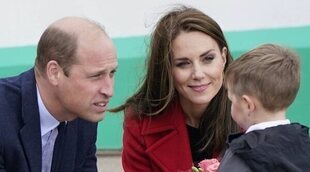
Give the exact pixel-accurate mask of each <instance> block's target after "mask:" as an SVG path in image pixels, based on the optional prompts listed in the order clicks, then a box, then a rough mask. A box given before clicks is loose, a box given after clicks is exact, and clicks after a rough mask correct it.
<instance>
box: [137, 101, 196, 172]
mask: <svg viewBox="0 0 310 172" xmlns="http://www.w3.org/2000/svg"><path fill="white" fill-rule="evenodd" d="M141 134H142V135H144V137H145V142H146V145H147V150H146V152H147V153H148V155H149V157H150V158H151V160H152V161H153V162H155V163H156V164H157V165H158V166H159V167H160V168H161V169H162V170H163V171H171V170H172V171H173V170H175V169H180V171H183V170H188V169H189V168H191V164H192V157H191V152H190V145H189V140H188V133H187V130H186V125H185V121H184V116H183V112H182V110H181V107H179V106H177V105H172V107H171V109H170V110H169V111H167V112H165V113H164V114H162V115H160V116H157V117H149V118H148V119H146V120H144V121H143V127H142V133H141Z"/></svg>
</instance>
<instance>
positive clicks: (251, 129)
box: [245, 119, 291, 133]
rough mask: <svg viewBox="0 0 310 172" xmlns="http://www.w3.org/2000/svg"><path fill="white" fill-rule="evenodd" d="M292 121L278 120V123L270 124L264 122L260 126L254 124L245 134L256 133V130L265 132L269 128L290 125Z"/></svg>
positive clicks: (270, 122)
mask: <svg viewBox="0 0 310 172" xmlns="http://www.w3.org/2000/svg"><path fill="white" fill-rule="evenodd" d="M290 123H291V121H290V120H288V119H285V120H277V121H268V122H262V123H258V124H254V125H251V126H250V127H249V128H248V129H247V130H246V132H245V133H248V132H251V131H254V130H263V129H266V128H269V127H275V126H278V125H286V124H290Z"/></svg>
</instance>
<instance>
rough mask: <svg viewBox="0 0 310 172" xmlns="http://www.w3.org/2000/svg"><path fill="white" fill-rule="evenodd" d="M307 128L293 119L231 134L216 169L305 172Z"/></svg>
mask: <svg viewBox="0 0 310 172" xmlns="http://www.w3.org/2000/svg"><path fill="white" fill-rule="evenodd" d="M308 131H309V128H308V127H306V126H302V125H299V124H297V123H293V124H288V125H279V126H276V127H270V128H266V129H264V130H255V131H251V132H249V133H247V134H241V133H240V134H234V135H231V136H230V137H229V139H228V144H229V148H228V150H227V151H226V153H225V155H224V157H223V159H222V161H221V165H220V167H219V171H220V172H225V171H229V172H237V171H238V172H245V171H255V172H267V171H272V172H301V171H305V172H306V171H307V172H309V171H310V139H309V133H308Z"/></svg>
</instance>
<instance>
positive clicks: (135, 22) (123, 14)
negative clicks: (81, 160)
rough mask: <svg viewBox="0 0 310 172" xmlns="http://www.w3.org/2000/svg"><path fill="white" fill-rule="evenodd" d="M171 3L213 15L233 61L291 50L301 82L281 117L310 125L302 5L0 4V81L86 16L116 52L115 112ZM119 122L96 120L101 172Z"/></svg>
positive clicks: (307, 28) (307, 39) (196, 1)
mask: <svg viewBox="0 0 310 172" xmlns="http://www.w3.org/2000/svg"><path fill="white" fill-rule="evenodd" d="M176 4H184V5H189V6H192V7H196V8H198V9H200V10H202V11H204V12H205V13H206V14H208V15H210V16H211V17H212V18H214V19H215V20H216V21H217V22H218V23H219V24H220V26H221V27H222V29H223V30H224V32H225V35H226V38H227V40H228V43H229V46H230V49H231V51H232V54H233V56H234V58H238V56H239V55H240V54H241V53H243V52H245V51H248V50H250V49H252V48H254V47H256V46H258V45H260V44H263V43H278V44H281V45H284V46H287V47H290V48H293V49H294V50H295V51H297V52H298V53H299V55H300V57H301V61H302V81H301V88H300V90H299V93H298V96H297V98H296V100H295V102H294V103H293V105H292V106H291V107H290V108H289V110H288V117H289V118H290V119H291V121H293V122H300V123H302V124H304V125H307V126H310V116H309V114H308V113H309V112H310V103H309V102H310V101H309V99H308V98H309V97H310V91H309V90H308V89H307V88H310V77H309V75H310V12H309V7H310V1H309V0H298V1H292V0H272V1H269V0H251V1H249V0H234V1H226V0H156V1H155V0H152V1H143V0H133V1H121V0H113V1H108V0H90V1H83V0H65V1H63V0H53V1H47V0H27V1H23V0H1V6H0V14H1V15H0V21H1V27H0V77H7V76H12V75H16V74H19V73H20V72H22V71H24V70H27V69H29V68H31V67H32V66H33V64H34V59H35V56H36V44H37V42H38V40H39V38H40V35H41V34H42V33H43V31H44V30H45V29H46V27H47V26H48V25H49V24H50V23H52V22H53V21H55V20H57V19H59V18H61V17H64V16H82V17H87V18H90V19H92V20H95V21H97V22H99V23H101V24H102V25H103V26H104V27H105V28H106V31H107V32H108V34H109V35H110V36H111V37H112V39H113V41H114V43H115V44H116V47H117V51H118V62H119V67H118V71H117V73H116V81H115V94H114V97H113V98H112V102H111V103H110V105H109V107H115V106H117V105H119V104H121V103H122V102H123V101H124V100H125V99H126V98H127V97H128V96H129V95H131V94H132V93H133V91H135V90H136V89H137V86H138V85H139V82H140V80H141V74H143V72H144V59H145V57H146V54H147V48H148V45H149V34H150V33H151V31H152V30H153V28H154V24H155V23H156V22H157V20H158V18H159V17H161V15H163V14H164V13H165V12H166V11H167V10H169V9H170V8H171V7H174V6H175V5H176ZM307 75H308V76H307ZM283 98H285V97H283ZM122 122H123V114H122V113H118V114H110V113H107V114H106V117H105V119H104V120H103V121H101V122H100V123H99V128H98V137H97V147H98V153H97V155H98V164H99V171H100V172H106V171H109V172H113V171H121V163H120V153H121V150H122V134H123V130H122Z"/></svg>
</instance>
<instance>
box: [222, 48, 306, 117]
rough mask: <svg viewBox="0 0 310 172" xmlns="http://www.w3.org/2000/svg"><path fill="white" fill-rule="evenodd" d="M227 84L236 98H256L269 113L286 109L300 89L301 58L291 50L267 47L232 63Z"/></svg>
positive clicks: (228, 70) (226, 77)
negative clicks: (245, 96) (244, 96)
mask: <svg viewBox="0 0 310 172" xmlns="http://www.w3.org/2000/svg"><path fill="white" fill-rule="evenodd" d="M224 84H225V86H226V88H229V89H230V92H231V93H233V94H235V95H237V96H242V95H244V94H247V95H251V96H254V97H256V98H257V99H258V100H259V101H260V103H261V104H262V106H263V107H264V108H265V109H266V110H269V111H271V112H273V111H277V110H283V109H286V108H287V107H288V106H290V104H291V103H292V102H293V101H294V99H295V97H296V95H297V92H298V89H299V86H300V61H299V57H298V55H297V53H295V52H293V51H292V50H290V49H288V48H285V47H282V46H279V45H275V44H264V45H262V46H259V47H257V48H255V49H253V50H251V51H249V52H247V53H245V54H243V55H242V56H241V57H240V58H238V59H236V60H235V61H234V62H232V64H231V65H230V66H229V67H228V68H227V70H226V73H225V81H224Z"/></svg>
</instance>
